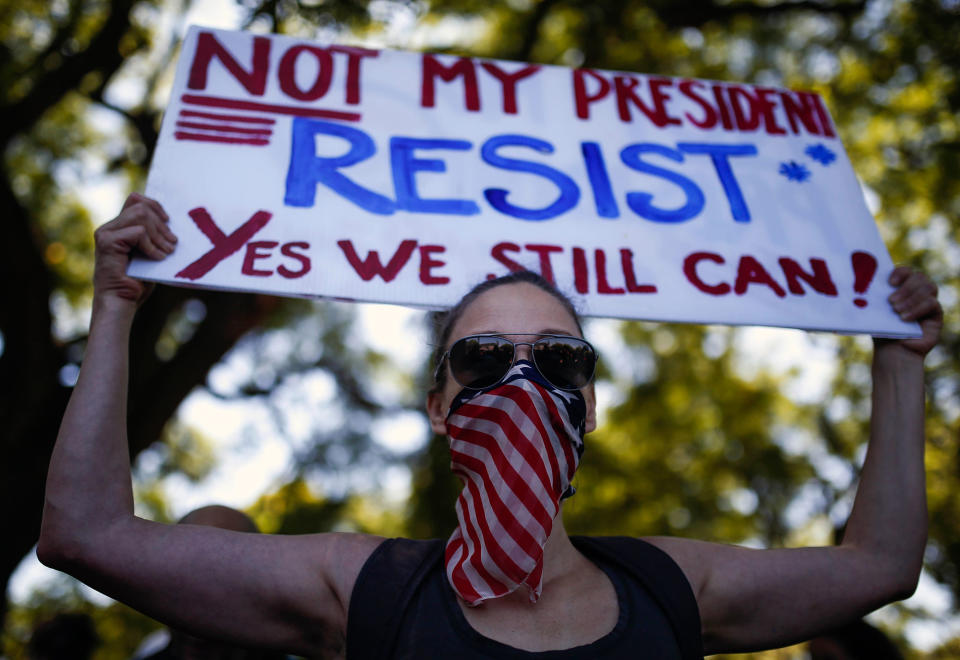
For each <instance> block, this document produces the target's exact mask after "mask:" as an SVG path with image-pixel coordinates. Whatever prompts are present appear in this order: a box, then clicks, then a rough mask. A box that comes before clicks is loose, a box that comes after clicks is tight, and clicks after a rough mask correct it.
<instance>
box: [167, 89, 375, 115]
mask: <svg viewBox="0 0 960 660" xmlns="http://www.w3.org/2000/svg"><path fill="white" fill-rule="evenodd" d="M180 100H181V101H183V102H184V103H191V104H194V105H206V106H212V107H215V108H233V109H235V110H257V111H260V112H272V113H274V114H278V115H294V116H295V117H320V118H323V119H342V120H343V121H360V113H359V112H340V111H339V110H323V109H321V108H304V107H299V106H294V105H275V104H272V103H257V102H255V101H238V100H236V99H222V98H219V97H217V96H200V95H199V94H184V95H183V96H181V97H180Z"/></svg>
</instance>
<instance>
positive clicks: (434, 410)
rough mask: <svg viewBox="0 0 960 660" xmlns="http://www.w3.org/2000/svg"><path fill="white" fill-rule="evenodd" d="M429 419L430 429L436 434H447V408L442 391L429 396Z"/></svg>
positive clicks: (431, 393)
mask: <svg viewBox="0 0 960 660" xmlns="http://www.w3.org/2000/svg"><path fill="white" fill-rule="evenodd" d="M427 417H429V418H430V428H431V429H432V430H433V432H434V433H437V434H439V435H446V434H447V406H446V405H444V401H443V392H442V391H441V392H430V394H428V395H427Z"/></svg>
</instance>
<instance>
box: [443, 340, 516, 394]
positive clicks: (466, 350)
mask: <svg viewBox="0 0 960 660" xmlns="http://www.w3.org/2000/svg"><path fill="white" fill-rule="evenodd" d="M511 364H513V344H511V343H510V342H509V341H507V340H506V339H503V338H502V337H464V338H463V339H461V340H459V341H457V342H455V343H454V344H453V346H451V347H450V371H451V372H452V373H453V377H454V379H455V380H456V381H457V382H458V383H460V385H462V386H463V387H470V388H474V389H483V388H485V387H490V386H491V385H493V384H495V383H497V382H498V381H499V380H500V379H501V378H503V376H504V374H506V373H507V371H508V370H509V369H510V365H511Z"/></svg>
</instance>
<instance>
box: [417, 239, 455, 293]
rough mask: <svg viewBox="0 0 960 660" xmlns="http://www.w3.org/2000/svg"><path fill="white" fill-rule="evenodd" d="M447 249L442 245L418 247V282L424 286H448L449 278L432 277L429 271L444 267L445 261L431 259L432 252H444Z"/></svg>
mask: <svg viewBox="0 0 960 660" xmlns="http://www.w3.org/2000/svg"><path fill="white" fill-rule="evenodd" d="M446 251H447V248H445V247H443V246H442V245H421V246H420V281H421V282H423V283H424V284H449V283H450V278H449V277H446V276H438V275H434V274H433V273H432V272H431V271H432V270H433V269H434V268H439V267H440V266H446V265H447V262H446V261H440V260H439V259H433V258H431V256H430V255H431V254H432V253H434V252H446Z"/></svg>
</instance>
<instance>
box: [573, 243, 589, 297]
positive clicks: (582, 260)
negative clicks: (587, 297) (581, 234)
mask: <svg viewBox="0 0 960 660" xmlns="http://www.w3.org/2000/svg"><path fill="white" fill-rule="evenodd" d="M573 286H574V288H576V290H577V293H586V292H587V291H589V290H590V280H589V279H588V273H587V253H586V252H585V251H584V249H583V248H578V247H575V248H573Z"/></svg>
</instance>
